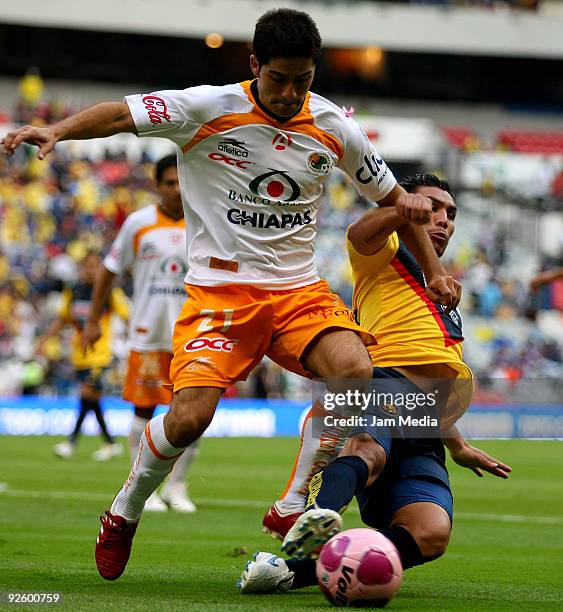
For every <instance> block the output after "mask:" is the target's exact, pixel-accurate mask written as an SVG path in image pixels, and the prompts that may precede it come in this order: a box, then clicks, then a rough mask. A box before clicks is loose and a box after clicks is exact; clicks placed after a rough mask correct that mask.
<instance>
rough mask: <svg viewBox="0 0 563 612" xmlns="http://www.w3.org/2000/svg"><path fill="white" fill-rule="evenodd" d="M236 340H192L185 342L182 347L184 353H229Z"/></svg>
mask: <svg viewBox="0 0 563 612" xmlns="http://www.w3.org/2000/svg"><path fill="white" fill-rule="evenodd" d="M237 342H238V340H227V338H194V339H193V340H190V341H189V342H187V343H186V344H185V346H184V350H185V351H186V353H193V352H194V351H201V350H203V349H209V350H210V351H221V352H223V353H231V352H232V351H233V346H234V345H235V344H236V343H237Z"/></svg>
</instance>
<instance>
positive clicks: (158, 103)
mask: <svg viewBox="0 0 563 612" xmlns="http://www.w3.org/2000/svg"><path fill="white" fill-rule="evenodd" d="M142 101H143V104H144V105H145V108H146V109H147V114H148V116H149V119H150V122H151V123H152V124H158V123H162V120H163V119H164V120H165V121H168V123H170V119H171V117H170V115H169V114H168V108H167V107H166V102H165V101H164V100H163V99H162V98H159V97H158V96H143V99H142Z"/></svg>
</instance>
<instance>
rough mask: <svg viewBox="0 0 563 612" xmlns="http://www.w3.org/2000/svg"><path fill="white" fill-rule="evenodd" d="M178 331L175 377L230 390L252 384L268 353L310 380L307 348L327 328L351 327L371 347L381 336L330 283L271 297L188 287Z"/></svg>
mask: <svg viewBox="0 0 563 612" xmlns="http://www.w3.org/2000/svg"><path fill="white" fill-rule="evenodd" d="M186 289H187V292H188V299H187V301H186V303H185V304H184V307H183V308H182V312H181V313H180V316H179V318H178V320H177V322H176V326H175V327H174V339H173V350H174V358H173V359H172V364H171V366H170V378H171V379H172V382H173V384H174V391H179V390H180V389H183V388H184V387H220V388H227V387H228V386H230V385H232V384H233V383H234V382H236V381H237V380H245V379H246V377H247V376H248V374H249V373H250V372H251V371H252V369H253V368H254V367H255V366H256V365H257V364H258V363H260V361H261V359H262V357H263V356H264V355H268V357H270V359H272V360H273V361H275V362H276V363H278V364H279V365H280V366H282V367H283V368H285V369H287V370H290V371H292V372H295V373H297V374H301V375H302V376H307V377H311V374H310V373H309V372H307V371H306V370H305V369H304V367H303V365H302V364H301V361H300V360H301V357H302V355H303V353H304V352H305V350H306V349H307V347H308V345H309V344H310V343H311V341H312V340H314V339H315V338H316V337H317V336H318V335H319V334H321V333H322V332H324V331H326V330H328V329H350V330H352V331H355V332H356V333H358V334H359V335H360V337H361V338H362V340H363V341H364V343H365V344H366V345H369V344H373V342H374V338H373V336H371V334H369V333H367V332H366V331H365V330H363V329H362V328H361V327H360V326H359V325H358V324H357V323H356V321H355V318H354V313H353V312H352V311H351V310H350V309H349V308H347V307H346V305H345V304H344V302H343V301H342V300H341V299H340V297H339V296H338V295H336V294H335V293H332V292H331V291H330V289H329V287H328V284H327V283H326V282H325V281H319V282H317V283H314V284H312V285H307V286H305V287H299V288H298V289H288V290H285V291H283V290H282V291H270V290H265V289H259V288H257V287H253V286H251V285H225V286H221V287H201V286H196V285H187V287H186Z"/></svg>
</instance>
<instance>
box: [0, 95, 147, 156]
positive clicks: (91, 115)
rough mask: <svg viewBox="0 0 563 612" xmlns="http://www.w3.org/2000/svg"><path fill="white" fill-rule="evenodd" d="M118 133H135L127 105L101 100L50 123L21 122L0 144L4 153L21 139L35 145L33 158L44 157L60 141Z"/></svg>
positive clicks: (101, 136)
mask: <svg viewBox="0 0 563 612" xmlns="http://www.w3.org/2000/svg"><path fill="white" fill-rule="evenodd" d="M122 132H132V133H136V129H135V124H134V122H133V117H132V116H131V113H130V111H129V106H128V105H127V104H126V103H125V102H102V103H100V104H96V105H95V106H92V107H90V108H87V109H86V110H83V111H82V112H80V113H77V114H76V115H72V117H68V118H67V119H63V120H62V121H59V122H58V123H54V124H53V125H49V126H46V127H34V126H32V125H24V126H23V127H21V128H18V129H17V130H14V131H13V132H9V133H8V134H6V136H4V138H2V139H1V140H0V144H1V145H2V146H3V147H4V151H5V152H6V153H7V154H8V155H12V154H13V153H14V151H15V150H16V149H17V148H18V147H19V146H20V145H21V144H22V143H24V142H26V143H28V144H32V145H35V146H37V147H38V148H39V152H38V153H37V157H38V158H39V159H44V158H45V156H46V155H47V154H48V153H50V152H51V151H52V150H53V149H54V147H55V145H56V144H57V142H61V141H62V140H85V139H88V138H105V137H106V136H113V135H114V134H120V133H122Z"/></svg>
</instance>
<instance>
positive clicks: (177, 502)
mask: <svg viewBox="0 0 563 612" xmlns="http://www.w3.org/2000/svg"><path fill="white" fill-rule="evenodd" d="M155 179H156V180H155V183H156V191H157V194H158V197H159V202H158V205H156V206H153V205H151V206H146V207H145V208H142V209H140V210H137V211H136V212H134V213H132V214H131V215H129V216H128V217H127V219H126V220H125V223H124V224H123V225H122V227H121V229H120V231H119V234H118V235H117V237H116V239H115V241H114V243H113V245H112V247H111V250H110V252H109V254H108V255H107V256H106V258H105V259H104V263H103V265H102V266H101V270H100V274H99V275H98V277H97V279H96V283H95V287H94V296H93V301H92V308H91V310H90V317H89V319H88V323H87V325H86V329H85V333H84V342H85V344H86V345H87V346H90V345H91V344H92V343H93V342H95V341H96V339H97V338H98V337H99V335H100V333H101V329H100V326H101V318H102V317H103V304H104V302H105V301H106V300H107V296H108V295H109V293H110V291H111V286H112V284H113V282H114V279H115V277H116V276H117V275H119V274H122V273H124V272H126V271H129V272H131V274H132V277H133V299H132V313H131V318H130V321H129V347H130V349H131V351H130V354H129V367H128V370H127V375H126V377H125V384H124V388H123V399H125V400H127V401H129V402H132V403H133V405H134V407H135V414H134V416H133V420H132V422H131V430H130V432H129V450H130V452H131V460H132V461H135V458H136V456H137V450H138V447H139V441H140V440H141V436H142V434H143V431H144V429H145V427H146V425H147V423H148V421H149V420H150V419H152V417H153V414H154V411H155V409H156V407H157V405H158V404H163V405H168V404H170V402H171V401H172V389H171V384H170V362H171V361H172V331H173V329H174V323H175V321H176V319H177V318H178V315H179V314H180V310H181V309H182V306H183V304H184V301H185V297H186V293H185V290H184V276H185V275H186V270H187V264H186V238H185V235H186V232H185V225H186V223H185V221H184V211H183V209H182V198H181V195H180V186H179V184H178V168H177V163H176V155H167V156H166V157H163V158H162V159H160V160H159V161H158V162H157V163H156V166H155ZM164 385H166V386H164ZM197 446H198V443H197V441H196V442H194V443H193V444H191V445H190V446H189V447H188V448H187V449H186V451H185V452H184V454H183V455H182V457H180V459H178V461H176V463H175V464H174V468H173V469H172V472H171V473H170V476H169V478H168V480H167V482H166V484H165V486H164V487H163V489H162V491H161V494H160V497H159V495H158V494H157V493H156V491H155V492H154V493H153V494H152V495H151V496H150V497H149V498H148V499H147V501H146V502H145V508H144V509H145V510H149V511H152V512H162V511H166V510H167V509H168V506H170V508H172V509H173V510H176V511H178V512H195V510H196V507H195V505H194V504H193V502H192V501H191V500H190V498H189V497H188V495H187V491H186V473H187V470H188V469H189V467H190V465H191V463H192V461H193V459H194V457H195V455H196V453H197Z"/></svg>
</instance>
